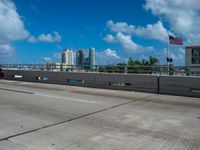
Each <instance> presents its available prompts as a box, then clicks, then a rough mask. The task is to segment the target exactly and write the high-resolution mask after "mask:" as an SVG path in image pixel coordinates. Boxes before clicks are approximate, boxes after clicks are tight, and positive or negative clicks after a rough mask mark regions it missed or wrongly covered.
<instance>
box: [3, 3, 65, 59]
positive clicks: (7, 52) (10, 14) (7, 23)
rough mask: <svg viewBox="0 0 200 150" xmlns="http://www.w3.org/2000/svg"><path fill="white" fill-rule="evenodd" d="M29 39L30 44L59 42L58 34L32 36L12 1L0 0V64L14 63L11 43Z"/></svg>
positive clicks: (13, 51)
mask: <svg viewBox="0 0 200 150" xmlns="http://www.w3.org/2000/svg"><path fill="white" fill-rule="evenodd" d="M25 39H29V41H31V42H59V41H61V36H60V35H59V33H57V32H54V33H53V34H46V35H45V34H41V35H40V36H39V37H38V38H35V37H34V36H32V35H31V34H30V33H29V31H28V30H27V29H26V28H25V25H24V22H23V20H22V18H21V16H20V15H19V14H18V12H17V10H16V6H15V3H14V2H13V1H12V0H0V63H16V58H14V57H15V48H14V47H13V46H12V45H11V42H12V41H17V40H25Z"/></svg>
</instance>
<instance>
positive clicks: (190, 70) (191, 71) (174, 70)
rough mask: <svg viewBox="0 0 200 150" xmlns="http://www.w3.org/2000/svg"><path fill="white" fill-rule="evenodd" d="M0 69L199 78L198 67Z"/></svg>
mask: <svg viewBox="0 0 200 150" xmlns="http://www.w3.org/2000/svg"><path fill="white" fill-rule="evenodd" d="M0 68H3V69H9V70H32V71H55V72H59V71H62V72H95V73H125V74H155V75H179V76H187V75H195V76H200V66H192V67H191V66H172V65H171V66H170V68H169V71H168V66H167V65H156V66H128V65H104V66H103V65H95V66H88V65H82V66H77V65H65V64H1V65H0Z"/></svg>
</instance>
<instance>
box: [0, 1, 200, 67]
mask: <svg viewBox="0 0 200 150" xmlns="http://www.w3.org/2000/svg"><path fill="white" fill-rule="evenodd" d="M199 3H200V0H190V1H186V0H0V63H1V64H7V63H19V64H32V63H34V64H41V63H45V62H48V61H51V62H60V61H61V59H60V56H61V53H62V51H63V50H64V49H72V50H74V52H75V51H76V50H78V49H85V51H86V52H87V51H88V49H89V48H90V47H95V49H96V64H97V65H105V64H116V63H121V62H127V60H128V59H129V58H133V59H138V60H142V59H148V57H149V56H154V57H157V58H159V59H160V63H161V64H165V63H166V55H167V54H166V53H167V43H168V34H171V35H173V36H177V37H182V38H183V39H184V45H183V46H175V45H170V57H172V58H173V60H174V64H176V65H184V57H185V54H184V46H186V45H200V28H199V26H200V5H199Z"/></svg>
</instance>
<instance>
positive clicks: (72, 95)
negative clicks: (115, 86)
mask: <svg viewBox="0 0 200 150" xmlns="http://www.w3.org/2000/svg"><path fill="white" fill-rule="evenodd" d="M0 88H5V89H11V90H10V91H9V90H7V91H6V90H0V138H1V139H3V140H1V141H0V150H4V149H5V150H7V149H11V150H27V149H28V150H30V149H31V150H44V149H45V150H94V149H95V150H105V149H109V150H110V149H111V150H112V149H113V150H122V149H123V150H130V149H133V150H141V149H144V150H169V149H170V150H171V149H175V150H176V149H180V150H199V149H200V144H199V143H200V119H199V117H200V99H199V98H188V97H179V96H168V95H155V94H145V93H138V92H125V91H113V90H102V89H91V88H80V87H69V86H57V85H46V84H35V83H27V82H15V81H14V82H13V81H0ZM12 90H13V91H12ZM15 90H16V91H27V92H33V93H34V94H28V93H23V92H15ZM5 137H8V139H4V138H5Z"/></svg>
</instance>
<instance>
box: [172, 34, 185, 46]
mask: <svg viewBox="0 0 200 150" xmlns="http://www.w3.org/2000/svg"><path fill="white" fill-rule="evenodd" d="M169 43H170V44H175V45H183V39H182V38H178V37H174V36H171V35H169Z"/></svg>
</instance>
